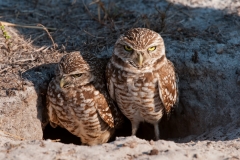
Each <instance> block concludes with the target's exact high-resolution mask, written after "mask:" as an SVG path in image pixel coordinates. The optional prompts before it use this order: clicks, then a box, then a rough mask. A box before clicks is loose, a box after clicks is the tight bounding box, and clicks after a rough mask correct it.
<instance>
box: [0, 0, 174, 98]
mask: <svg viewBox="0 0 240 160" xmlns="http://www.w3.org/2000/svg"><path fill="white" fill-rule="evenodd" d="M133 3H134V2H133ZM155 3H157V2H155ZM16 4H17V5H16ZM53 8H54V9H53ZM170 8H171V4H168V5H167V6H166V7H165V8H164V9H160V8H158V7H157V6H156V7H155V8H153V10H154V12H153V13H152V14H139V11H135V10H126V9H125V8H124V6H123V5H122V2H121V1H112V0H108V1H104V0H94V1H91V0H88V1H84V0H81V1H80V0H75V1H72V3H70V1H69V0H63V1H61V2H59V3H58V4H54V1H49V0H41V1H40V0H39V1H35V2H30V1H27V0H24V1H21V2H19V1H17V0H12V1H9V3H8V4H7V5H4V7H0V11H1V12H0V22H1V24H0V25H1V26H2V28H1V30H2V32H1V31H0V53H1V54H0V90H5V91H7V90H18V89H19V87H18V84H19V83H20V82H21V81H22V78H21V74H22V73H23V72H25V71H26V70H28V69H30V68H32V67H35V66H38V65H41V64H44V63H53V62H57V61H59V58H60V57H61V56H62V53H66V52H70V51H79V50H80V51H81V52H82V53H92V54H95V55H97V54H99V53H101V52H102V51H106V50H107V49H111V47H112V46H113V45H114V43H115V41H116V40H117V38H118V37H119V35H120V34H122V33H123V32H125V31H126V30H128V29H129V28H133V27H146V28H150V29H153V30H155V31H157V32H161V34H162V35H163V36H164V34H169V33H171V32H172V30H174V28H169V27H168V25H171V23H173V21H171V20H172V19H173V18H172V17H169V16H168V10H169V9H170ZM13 22H14V23H13ZM40 23H41V24H40ZM9 82H11V83H9ZM3 95H4V94H3ZM0 96H1V94H0Z"/></svg>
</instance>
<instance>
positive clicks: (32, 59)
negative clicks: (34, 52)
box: [13, 58, 35, 63]
mask: <svg viewBox="0 0 240 160" xmlns="http://www.w3.org/2000/svg"><path fill="white" fill-rule="evenodd" d="M34 60H35V58H27V59H20V60H17V61H14V62H13V63H17V62H26V61H34Z"/></svg>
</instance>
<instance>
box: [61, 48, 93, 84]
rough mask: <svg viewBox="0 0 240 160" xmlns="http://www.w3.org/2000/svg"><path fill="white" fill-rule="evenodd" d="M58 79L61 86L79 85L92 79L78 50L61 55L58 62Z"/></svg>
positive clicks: (87, 66) (88, 68)
mask: <svg viewBox="0 0 240 160" xmlns="http://www.w3.org/2000/svg"><path fill="white" fill-rule="evenodd" d="M58 71H59V72H58V75H57V77H58V80H59V85H60V87H61V88H69V87H79V86H83V85H86V84H88V83H90V82H92V81H93V79H94V76H93V75H92V73H91V70H90V67H89V65H88V64H87V63H86V61H84V59H83V58H82V56H81V55H80V53H79V52H72V53H69V54H66V55H65V56H63V57H62V58H61V60H60V62H59V64H58Z"/></svg>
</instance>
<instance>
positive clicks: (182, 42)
mask: <svg viewBox="0 0 240 160" xmlns="http://www.w3.org/2000/svg"><path fill="white" fill-rule="evenodd" d="M91 2H92V1H91V0H88V1H84V3H83V2H82V1H68V0H63V1H59V0H39V1H37V0H36V1H34V2H32V1H28V0H24V1H17V0H16V1H15V0H0V20H1V21H6V22H11V23H14V24H23V25H35V26H36V24H38V23H41V24H42V25H44V26H46V27H50V28H56V29H57V30H51V29H50V30H49V31H50V35H51V37H52V38H53V41H54V42H52V40H51V39H50V38H49V37H50V36H49V35H48V33H46V32H45V31H44V30H36V29H27V28H22V27H16V28H13V27H8V26H6V27H5V30H6V31H7V33H8V34H9V35H10V36H11V38H10V39H7V38H6V34H3V32H1V31H0V33H1V36H0V47H1V48H0V96H1V98H6V99H8V100H12V99H14V96H16V95H19V94H18V92H27V91H25V89H24V88H25V87H28V86H29V81H32V82H34V83H35V81H37V80H36V79H39V77H37V76H36V75H37V74H43V75H44V76H43V80H42V81H41V80H38V82H39V83H35V84H34V85H35V86H34V87H35V89H36V91H37V92H39V91H41V95H42V96H43V97H44V94H45V89H46V86H47V83H48V81H49V79H50V77H51V73H50V72H49V73H47V72H44V71H45V70H46V69H48V70H50V69H49V68H45V70H44V69H43V70H39V68H38V71H34V73H35V74H34V75H35V76H36V77H34V76H32V78H29V77H28V76H26V75H28V73H32V71H31V69H32V68H34V67H38V66H40V65H43V64H50V63H55V62H58V61H59V58H60V57H61V56H62V55H63V54H64V53H67V52H70V51H75V50H80V51H81V52H84V53H91V54H93V55H96V56H98V57H101V58H106V57H110V56H111V53H112V49H113V48H112V46H113V44H114V43H115V41H116V39H117V37H118V36H119V35H120V34H121V33H123V32H124V31H125V30H127V29H129V28H132V27H147V28H150V29H153V30H155V31H157V32H158V33H160V34H161V35H162V37H163V39H164V41H165V45H166V53H167V57H168V58H169V59H170V60H171V61H172V62H173V63H174V65H175V67H176V70H177V72H178V74H179V78H180V82H179V89H180V103H179V105H178V107H177V108H175V109H174V111H173V113H172V115H171V117H170V119H169V120H167V121H166V120H163V121H162V122H161V123H160V131H161V139H162V140H159V141H157V142H154V141H147V140H144V139H139V138H136V137H120V138H117V139H116V140H115V141H113V142H111V143H107V144H103V145H99V146H93V147H88V146H79V145H73V144H63V143H59V142H53V141H51V140H30V139H31V138H25V140H24V141H19V140H17V139H18V138H16V137H15V136H14V135H15V132H13V131H12V130H11V128H13V126H14V124H12V123H9V124H11V125H9V124H8V122H7V121H6V122H5V124H3V123H1V130H2V131H3V132H4V133H2V132H1V138H0V157H1V158H0V159H160V158H161V159H183V160H185V159H217V160H220V159H222V160H225V159H240V151H239V149H240V140H239V137H240V119H239V118H238V117H239V115H240V99H239V97H240V63H239V61H240V52H239V47H240V38H239V37H240V17H239V16H240V2H239V1H237V0H168V1H166V0H159V1H157V0H150V1H146V0H141V1H138V0H132V1H130V0H129V1H103V4H104V7H105V9H106V10H108V12H103V11H102V10H101V19H100V20H99V19H98V12H97V5H96V4H92V5H89V4H90V3H91ZM84 4H85V5H86V6H84ZM52 8H54V10H53V9H52ZM106 13H107V14H106ZM2 31H3V30H2ZM31 75H33V74H30V77H31ZM46 77H48V78H46ZM40 82H41V83H40ZM36 84H37V85H36ZM41 84H45V88H44V85H41ZM41 87H42V88H43V89H41ZM39 99H40V100H39ZM38 100H39V101H41V102H44V98H41V97H40V98H39V97H38ZM0 103H1V102H0ZM4 107H5V108H4ZM34 107H35V108H36V106H34ZM0 109H1V112H0V113H1V116H0V118H1V119H2V117H4V116H6V115H7V116H8V113H6V111H7V109H6V105H5V104H1V105H0ZM4 109H5V110H4ZM2 110H4V111H5V112H3V111H2ZM16 112H17V109H16ZM9 121H10V120H9ZM1 122H2V120H1ZM11 122H12V121H11ZM38 123H39V122H38ZM3 126H4V127H3ZM26 126H28V127H31V123H29V124H28V125H26ZM35 127H36V126H35ZM5 128H7V129H8V130H5ZM25 132H27V131H25ZM9 133H10V134H9ZM13 134H14V135H13ZM149 134H150V133H149ZM140 138H145V139H148V138H146V137H141V136H140Z"/></svg>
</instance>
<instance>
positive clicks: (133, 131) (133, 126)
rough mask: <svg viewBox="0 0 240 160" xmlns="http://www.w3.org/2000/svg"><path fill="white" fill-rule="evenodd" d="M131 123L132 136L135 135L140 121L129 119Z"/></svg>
mask: <svg viewBox="0 0 240 160" xmlns="http://www.w3.org/2000/svg"><path fill="white" fill-rule="evenodd" d="M131 124H132V136H134V135H136V133H137V130H138V127H139V124H140V122H135V121H131Z"/></svg>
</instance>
